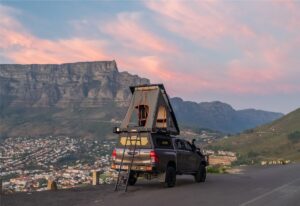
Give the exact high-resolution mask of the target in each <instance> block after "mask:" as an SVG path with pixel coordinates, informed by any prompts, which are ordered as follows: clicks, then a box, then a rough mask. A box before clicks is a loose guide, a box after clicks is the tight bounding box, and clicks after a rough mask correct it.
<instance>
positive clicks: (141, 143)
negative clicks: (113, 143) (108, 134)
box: [118, 134, 151, 149]
mask: <svg viewBox="0 0 300 206" xmlns="http://www.w3.org/2000/svg"><path fill="white" fill-rule="evenodd" d="M139 139H140V140H139ZM135 144H136V148H145V149H149V148H151V143H150V140H149V137H148V135H147V134H141V135H140V137H137V135H136V134H134V135H132V136H131V138H130V137H128V138H127V136H126V135H121V136H120V138H119V142H118V147H124V146H125V145H126V147H128V148H132V147H134V146H135Z"/></svg>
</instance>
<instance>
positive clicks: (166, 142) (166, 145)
mask: <svg viewBox="0 0 300 206" xmlns="http://www.w3.org/2000/svg"><path fill="white" fill-rule="evenodd" d="M155 143H156V144H155V147H156V148H162V149H173V145H172V140H171V139H167V138H159V137H158V138H156V139H155Z"/></svg>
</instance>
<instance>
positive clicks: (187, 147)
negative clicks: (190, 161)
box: [185, 142, 193, 151]
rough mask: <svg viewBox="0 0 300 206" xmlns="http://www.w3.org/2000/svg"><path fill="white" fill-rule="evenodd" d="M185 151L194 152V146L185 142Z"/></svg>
mask: <svg viewBox="0 0 300 206" xmlns="http://www.w3.org/2000/svg"><path fill="white" fill-rule="evenodd" d="M185 149H186V150H188V151H193V148H192V145H191V144H190V143H189V142H185Z"/></svg>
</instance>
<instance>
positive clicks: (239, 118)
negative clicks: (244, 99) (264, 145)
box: [171, 97, 283, 133]
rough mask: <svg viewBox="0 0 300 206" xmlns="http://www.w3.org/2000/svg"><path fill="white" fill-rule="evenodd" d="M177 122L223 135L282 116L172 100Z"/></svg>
mask: <svg viewBox="0 0 300 206" xmlns="http://www.w3.org/2000/svg"><path fill="white" fill-rule="evenodd" d="M171 103H172V105H173V108H174V110H175V113H176V116H177V118H178V120H179V122H180V123H181V124H183V125H187V126H193V127H197V128H209V129H213V130H218V131H221V132H224V133H237V132H241V131H243V130H246V129H250V128H254V127H256V126H258V125H262V124H265V123H268V122H271V121H273V120H275V119H278V118H280V117H282V115H283V114H281V113H275V112H266V111H261V110H254V109H247V110H240V111H236V110H234V109H233V108H232V107H231V106H230V105H228V104H225V103H222V102H203V103H195V102H190V101H183V100H182V99H180V98H178V97H177V98H172V99H171Z"/></svg>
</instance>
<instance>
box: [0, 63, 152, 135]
mask: <svg viewBox="0 0 300 206" xmlns="http://www.w3.org/2000/svg"><path fill="white" fill-rule="evenodd" d="M148 83H149V80H148V79H145V78H140V77H138V76H137V75H131V74H129V73H127V72H119V71H118V68H117V65H116V62H115V61H99V62H80V63H70V64H60V65H54V64H45V65H37V64H34V65H17V64H16V65H14V64H6V65H0V121H1V124H0V139H1V137H6V136H25V135H30V136H44V135H71V136H96V137H97V136H98V137H101V138H103V137H109V136H111V134H112V132H111V131H112V126H113V125H114V124H116V123H117V122H118V120H121V119H122V118H123V116H124V114H125V112H126V106H127V105H128V103H129V101H130V98H131V92H130V90H129V86H133V85H139V84H148Z"/></svg>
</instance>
